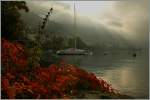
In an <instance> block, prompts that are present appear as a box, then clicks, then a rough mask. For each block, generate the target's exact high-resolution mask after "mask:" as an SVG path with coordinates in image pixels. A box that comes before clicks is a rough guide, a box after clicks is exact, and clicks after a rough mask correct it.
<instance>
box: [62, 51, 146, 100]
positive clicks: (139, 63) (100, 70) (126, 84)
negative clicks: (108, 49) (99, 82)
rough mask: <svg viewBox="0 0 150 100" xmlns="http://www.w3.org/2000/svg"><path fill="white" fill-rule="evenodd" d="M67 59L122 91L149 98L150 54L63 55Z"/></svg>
mask: <svg viewBox="0 0 150 100" xmlns="http://www.w3.org/2000/svg"><path fill="white" fill-rule="evenodd" d="M63 58H64V59H65V61H67V62H68V63H71V64H75V65H77V66H79V67H80V68H83V69H85V70H88V71H90V72H93V73H95V74H96V75H97V77H99V76H100V77H102V78H104V79H105V80H106V81H108V82H109V83H111V84H112V85H113V87H115V88H117V89H118V90H120V91H121V92H122V93H125V94H129V95H132V96H134V97H136V98H148V96H149V94H148V89H149V83H148V82H149V81H148V79H149V78H148V77H149V75H148V70H149V67H148V66H149V64H148V61H149V60H148V54H144V53H143V54H142V53H141V54H138V55H137V57H133V56H132V55H131V54H129V53H122V54H120V53H118V54H116V53H115V54H113V53H111V54H109V55H105V56H104V55H102V54H99V55H93V56H63Z"/></svg>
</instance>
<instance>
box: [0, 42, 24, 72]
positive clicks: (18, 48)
mask: <svg viewBox="0 0 150 100" xmlns="http://www.w3.org/2000/svg"><path fill="white" fill-rule="evenodd" d="M1 54H2V55H1V58H2V66H5V67H7V68H8V69H9V68H10V67H14V66H15V67H17V68H19V69H21V68H24V67H26V66H27V54H26V53H25V49H24V46H23V45H21V44H19V43H11V42H9V41H7V40H6V39H2V52H1Z"/></svg>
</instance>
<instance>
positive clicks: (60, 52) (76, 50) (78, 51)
mask: <svg viewBox="0 0 150 100" xmlns="http://www.w3.org/2000/svg"><path fill="white" fill-rule="evenodd" d="M75 10H76V9H75V3H74V33H76V11H75ZM76 45H77V41H76V34H75V41H74V48H68V49H65V50H58V51H57V52H56V54H58V55H92V54H93V53H92V52H90V51H89V50H87V49H86V50H85V49H79V48H77V46H76Z"/></svg>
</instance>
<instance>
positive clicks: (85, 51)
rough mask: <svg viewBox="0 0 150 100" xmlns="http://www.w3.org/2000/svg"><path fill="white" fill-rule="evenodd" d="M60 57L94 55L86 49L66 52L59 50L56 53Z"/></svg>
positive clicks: (67, 50)
mask: <svg viewBox="0 0 150 100" xmlns="http://www.w3.org/2000/svg"><path fill="white" fill-rule="evenodd" d="M56 53H57V54H58V55H92V54H93V53H92V52H89V51H88V50H84V49H77V48H68V49H65V50H58V51H57V52H56Z"/></svg>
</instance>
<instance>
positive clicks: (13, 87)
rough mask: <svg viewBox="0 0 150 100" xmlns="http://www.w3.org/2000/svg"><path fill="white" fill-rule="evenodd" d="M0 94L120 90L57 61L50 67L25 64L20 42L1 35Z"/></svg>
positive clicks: (72, 95) (38, 95) (48, 94)
mask: <svg viewBox="0 0 150 100" xmlns="http://www.w3.org/2000/svg"><path fill="white" fill-rule="evenodd" d="M2 68H6V69H5V70H3V73H2V98H10V99H13V98H24V99H25V98H30V99H31V98H37V99H38V98H42V99H44V98H47V99H48V98H77V97H78V95H80V94H81V92H82V91H85V92H86V91H101V92H104V93H108V94H110V95H111V94H113V95H118V94H119V93H118V92H117V91H116V90H115V89H113V88H112V87H111V85H109V84H108V83H107V82H106V81H104V80H103V79H98V78H97V77H96V76H95V75H94V74H93V73H88V72H86V71H85V70H82V69H79V68H78V67H76V66H73V65H70V64H66V63H64V62H63V61H60V63H59V64H57V65H56V64H51V65H50V66H49V67H46V68H45V67H43V66H37V67H36V68H35V67H34V68H31V67H29V66H28V57H27V56H26V52H25V49H24V47H23V45H20V44H18V43H11V42H9V41H7V40H5V39H2Z"/></svg>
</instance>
